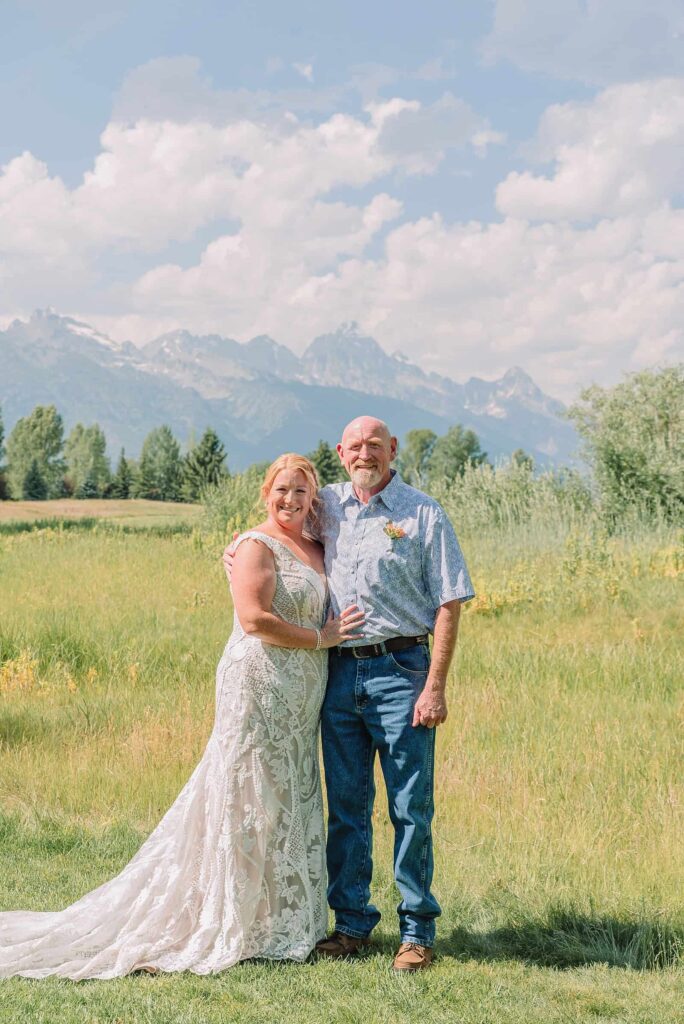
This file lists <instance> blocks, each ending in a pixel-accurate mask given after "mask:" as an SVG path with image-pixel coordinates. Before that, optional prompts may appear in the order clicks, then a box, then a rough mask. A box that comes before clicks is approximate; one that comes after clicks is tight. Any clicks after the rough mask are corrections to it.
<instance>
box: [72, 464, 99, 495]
mask: <svg viewBox="0 0 684 1024" xmlns="http://www.w3.org/2000/svg"><path fill="white" fill-rule="evenodd" d="M101 494H102V492H101V491H100V488H99V486H98V482H97V475H96V473H95V471H94V470H93V469H91V471H90V473H88V476H87V477H86V478H85V480H84V481H83V483H82V484H81V486H80V487H79V488H78V490H77V491H76V495H75V496H76V497H77V498H99V497H100V496H101Z"/></svg>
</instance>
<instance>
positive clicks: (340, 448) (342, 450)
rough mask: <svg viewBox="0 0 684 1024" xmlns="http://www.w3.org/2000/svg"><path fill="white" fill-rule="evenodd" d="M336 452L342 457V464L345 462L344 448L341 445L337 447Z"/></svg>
mask: <svg viewBox="0 0 684 1024" xmlns="http://www.w3.org/2000/svg"><path fill="white" fill-rule="evenodd" d="M335 450H336V452H337V454H338V455H339V457H340V462H344V448H343V447H342V445H341V444H337V445H335Z"/></svg>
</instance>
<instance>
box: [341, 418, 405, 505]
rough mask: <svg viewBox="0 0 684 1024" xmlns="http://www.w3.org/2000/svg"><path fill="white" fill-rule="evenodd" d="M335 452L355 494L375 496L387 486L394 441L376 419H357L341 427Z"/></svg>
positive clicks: (395, 448)
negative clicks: (342, 429) (355, 491)
mask: <svg viewBox="0 0 684 1024" xmlns="http://www.w3.org/2000/svg"><path fill="white" fill-rule="evenodd" d="M337 452H338V454H339V456H340V459H341V460H342V464H343V465H344V468H345V469H346V470H347V473H349V476H350V477H351V480H352V483H353V484H354V487H355V488H356V490H357V493H359V494H361V493H364V494H368V493H369V492H371V493H377V492H378V491H380V490H382V488H383V487H385V486H386V484H388V483H389V480H390V465H391V463H392V462H393V461H394V459H395V457H396V454H397V439H396V437H393V436H392V434H391V433H390V429H389V427H388V426H387V424H386V423H385V422H384V421H383V420H381V419H378V418H377V416H357V418H356V419H354V420H352V421H351V423H348V424H347V426H346V427H345V428H344V431H343V432H342V440H341V441H340V443H339V444H338V446H337Z"/></svg>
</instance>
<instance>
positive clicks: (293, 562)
mask: <svg viewBox="0 0 684 1024" xmlns="http://www.w3.org/2000/svg"><path fill="white" fill-rule="evenodd" d="M245 537H254V538H255V539H258V540H259V541H261V542H262V543H264V544H266V545H267V546H268V547H269V548H270V549H271V550H272V551H273V554H274V558H275V562H276V574H277V582H276V594H275V599H274V602H273V609H274V611H275V612H276V614H278V615H279V616H280V617H281V618H283V619H286V620H288V621H290V622H294V623H296V624H297V625H301V626H310V627H314V626H320V625H321V623H322V621H323V618H324V611H325V603H326V589H325V582H324V580H323V578H322V577H321V576H320V575H319V574H318V573H317V572H316V571H315V570H314V569H312V568H311V567H309V566H307V565H305V564H304V563H303V562H301V561H300V560H299V559H298V558H296V556H295V555H293V554H292V553H291V552H290V550H289V549H288V548H287V547H286V546H285V545H283V544H281V543H280V542H279V541H276V540H274V539H273V538H271V537H268V536H267V535H266V534H261V533H256V532H254V531H251V532H249V533H247V534H243V536H242V537H241V538H240V542H241V541H242V540H244V538H245ZM326 676H327V655H326V652H324V651H318V652H316V651H304V650H288V649H285V648H282V647H275V646H272V645H269V644H264V643H261V641H259V640H256V639H254V638H252V637H249V636H247V635H245V633H244V631H243V630H242V628H241V626H240V623H239V622H238V620H237V616H236V618H235V624H234V629H233V633H232V635H231V637H230V639H229V641H228V644H227V646H226V649H225V651H224V653H223V656H222V658H221V661H220V663H219V666H218V670H217V677H216V718H215V723H214V728H213V731H212V734H211V737H210V739H209V742H208V744H207V747H206V750H205V752H204V755H203V757H202V760H201V761H200V763H199V764H198V765H197V767H196V769H195V771H194V772H193V774H192V776H191V778H190V779H189V781H188V782H187V784H186V785H185V787H184V788H183V790H182V791H181V793H180V795H179V796H178V798H177V800H176V801H175V803H174V804H173V806H172V807H171V808H170V810H169V811H168V812H167V814H166V815H165V816H164V818H163V819H162V821H161V822H160V824H159V825H158V826H157V828H156V829H155V830H154V832H153V833H152V834H151V835H150V836H149V838H148V839H147V840H146V841H145V842H144V843H143V845H142V847H141V848H140V850H139V851H138V853H137V854H136V855H135V856H134V857H133V859H132V860H131V861H130V862H129V863H128V864H127V866H126V867H125V868H124V869H123V871H122V872H121V873H120V874H119V875H118V876H117V877H116V878H114V879H112V880H111V881H108V882H105V884H104V885H101V886H100V887H99V888H98V889H95V890H94V891H93V892H90V893H88V894H87V895H86V896H84V897H83V898H82V899H80V900H78V902H76V903H74V904H72V905H71V906H70V907H67V908H66V909H65V910H62V911H58V912H47V913H46V912H32V911H25V910H20V911H9V912H4V913H0V977H9V976H11V975H23V976H25V977H30V978H41V977H45V976H47V975H60V976H62V977H67V978H73V979H81V978H113V977H119V976H121V975H125V974H128V973H129V972H131V971H134V970H137V969H140V968H144V967H149V968H156V969H157V970H160V971H183V970H188V971H193V972H195V973H197V974H209V973H212V972H215V971H220V970H223V969H224V968H226V967H229V966H231V965H232V964H235V963H237V962H238V961H239V960H245V959H247V958H250V957H266V958H270V959H274V960H280V959H293V960H303V959H305V958H306V957H307V956H308V954H309V953H310V951H311V949H312V948H313V946H314V945H315V943H316V942H317V941H318V940H319V939H320V938H322V937H323V935H324V934H325V927H326V921H327V910H326V899H325V882H326V879H325V842H324V827H323V806H322V797H321V785H320V778H319V771H318V753H317V736H318V721H319V713H320V708H321V703H322V700H323V695H324V690H325V683H326Z"/></svg>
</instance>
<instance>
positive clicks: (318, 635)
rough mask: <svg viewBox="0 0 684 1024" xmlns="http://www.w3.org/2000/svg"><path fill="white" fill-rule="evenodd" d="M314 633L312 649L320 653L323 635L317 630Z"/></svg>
mask: <svg viewBox="0 0 684 1024" xmlns="http://www.w3.org/2000/svg"><path fill="white" fill-rule="evenodd" d="M315 632H316V646H315V647H314V651H320V649H321V647H322V646H323V634H322V633H321V631H320V629H317V630H316V631H315Z"/></svg>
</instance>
